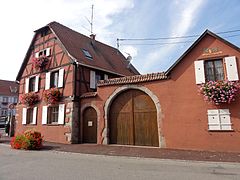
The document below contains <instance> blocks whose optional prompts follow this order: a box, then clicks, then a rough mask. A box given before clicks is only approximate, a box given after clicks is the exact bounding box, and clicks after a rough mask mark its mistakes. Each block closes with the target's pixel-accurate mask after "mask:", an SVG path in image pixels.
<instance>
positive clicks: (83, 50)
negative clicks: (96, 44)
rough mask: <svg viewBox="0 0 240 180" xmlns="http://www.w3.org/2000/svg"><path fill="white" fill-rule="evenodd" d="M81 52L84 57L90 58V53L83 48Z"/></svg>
mask: <svg viewBox="0 0 240 180" xmlns="http://www.w3.org/2000/svg"><path fill="white" fill-rule="evenodd" d="M82 52H83V54H84V56H85V57H86V58H90V59H92V55H91V54H90V53H89V52H88V51H87V50H85V49H82Z"/></svg>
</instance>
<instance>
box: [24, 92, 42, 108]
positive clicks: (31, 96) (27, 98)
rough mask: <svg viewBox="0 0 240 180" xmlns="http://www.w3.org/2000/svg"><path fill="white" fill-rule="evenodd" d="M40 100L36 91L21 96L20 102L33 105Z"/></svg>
mask: <svg viewBox="0 0 240 180" xmlns="http://www.w3.org/2000/svg"><path fill="white" fill-rule="evenodd" d="M38 101H39V96H38V94H37V93H35V92H30V93H26V94H23V95H21V96H20V103H21V104H24V105H27V106H31V105H34V104H36V103H37V102H38Z"/></svg>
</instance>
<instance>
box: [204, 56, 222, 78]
mask: <svg viewBox="0 0 240 180" xmlns="http://www.w3.org/2000/svg"><path fill="white" fill-rule="evenodd" d="M216 61H221V63H222V66H221V69H222V73H223V76H222V78H223V79H217V73H216V72H217V70H216V64H215V62H216ZM208 62H211V63H212V65H213V68H212V70H213V79H214V80H210V78H209V75H208V73H207V63H208ZM204 73H205V81H224V80H226V70H225V66H224V59H223V58H214V59H206V60H204Z"/></svg>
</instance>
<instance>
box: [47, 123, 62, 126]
mask: <svg viewBox="0 0 240 180" xmlns="http://www.w3.org/2000/svg"><path fill="white" fill-rule="evenodd" d="M42 125H43V126H63V125H64V124H57V123H56V124H55V123H53V124H42Z"/></svg>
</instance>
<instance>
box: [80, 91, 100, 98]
mask: <svg viewBox="0 0 240 180" xmlns="http://www.w3.org/2000/svg"><path fill="white" fill-rule="evenodd" d="M95 96H97V92H87V93H84V94H82V95H81V96H80V98H87V97H95Z"/></svg>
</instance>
